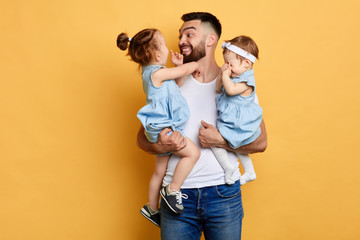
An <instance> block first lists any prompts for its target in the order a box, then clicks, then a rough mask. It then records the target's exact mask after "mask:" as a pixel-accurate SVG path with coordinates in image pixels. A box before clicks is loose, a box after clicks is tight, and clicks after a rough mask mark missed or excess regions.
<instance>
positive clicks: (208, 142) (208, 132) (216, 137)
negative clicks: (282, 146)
mask: <svg viewBox="0 0 360 240" xmlns="http://www.w3.org/2000/svg"><path fill="white" fill-rule="evenodd" d="M201 125H202V127H200V129H199V141H200V145H201V146H202V147H204V148H209V147H220V148H225V149H227V150H229V151H233V152H237V153H241V154H251V153H257V152H264V151H265V149H266V147H267V134H266V129H265V123H264V120H262V121H261V123H260V129H261V134H260V136H259V137H258V138H257V139H256V140H255V141H253V142H252V143H249V144H247V145H244V146H241V147H239V148H237V149H233V148H231V147H230V146H229V144H228V142H227V141H226V140H225V139H224V138H223V137H222V136H221V134H220V133H219V131H218V129H217V128H215V127H214V126H213V125H211V124H208V123H206V122H204V121H202V122H201Z"/></svg>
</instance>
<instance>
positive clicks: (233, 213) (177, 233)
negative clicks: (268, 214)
mask: <svg viewBox="0 0 360 240" xmlns="http://www.w3.org/2000/svg"><path fill="white" fill-rule="evenodd" d="M181 192H182V193H183V194H186V195H188V199H183V204H184V212H183V213H182V214H180V215H177V214H175V213H173V212H172V211H171V210H170V209H169V208H168V206H167V205H166V203H165V202H163V200H161V203H160V216H161V239H162V240H199V239H200V237H201V232H202V231H203V232H204V236H205V239H206V240H235V239H236V240H240V239H241V227H242V219H243V216H244V213H243V206H242V200H241V189H240V183H239V181H236V182H235V183H234V184H233V185H226V184H224V185H218V186H212V187H204V188H191V189H181Z"/></svg>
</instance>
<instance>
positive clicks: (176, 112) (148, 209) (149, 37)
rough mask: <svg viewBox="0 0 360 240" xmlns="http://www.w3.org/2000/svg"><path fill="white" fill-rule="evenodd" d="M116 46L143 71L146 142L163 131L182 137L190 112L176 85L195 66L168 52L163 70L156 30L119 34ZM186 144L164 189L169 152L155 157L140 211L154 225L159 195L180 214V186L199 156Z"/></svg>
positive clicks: (161, 45)
mask: <svg viewBox="0 0 360 240" xmlns="http://www.w3.org/2000/svg"><path fill="white" fill-rule="evenodd" d="M117 45H118V47H119V48H120V49H121V50H126V49H128V55H130V57H131V59H132V60H133V61H134V62H136V63H138V64H139V65H140V66H141V68H142V80H143V89H144V92H145V94H146V105H145V106H144V107H143V108H141V109H140V110H139V112H138V114H137V116H138V118H139V120H140V121H141V123H142V125H143V127H144V129H145V135H146V137H147V139H148V140H149V141H150V142H153V143H155V142H157V141H158V135H159V133H160V132H161V131H162V130H163V129H164V128H170V129H171V130H172V131H179V132H180V133H181V134H182V131H183V128H184V124H185V122H186V121H187V119H188V117H189V114H190V110H189V107H188V105H187V103H186V100H185V99H184V98H183V96H182V95H181V93H180V90H179V87H178V85H181V84H182V81H183V80H184V78H183V77H185V76H186V75H189V74H191V73H193V72H194V71H195V70H196V69H197V67H198V63H197V62H190V63H186V64H183V56H182V55H181V54H178V53H173V52H171V55H172V57H171V61H172V62H173V64H174V65H175V67H172V68H166V67H165V65H166V62H167V58H168V55H169V50H168V48H167V46H166V43H165V39H164V37H163V35H162V34H161V32H160V31H158V30H157V29H144V30H142V31H140V32H138V33H137V34H136V35H135V36H134V37H133V38H129V37H128V36H127V35H126V33H121V34H120V35H119V36H118V38H117ZM174 79H176V82H175V80H174ZM169 134H171V133H169ZM186 141H187V144H186V147H185V148H183V149H182V150H180V151H178V152H174V154H176V155H178V156H180V157H182V158H181V160H180V161H179V163H178V165H177V166H176V169H175V172H174V176H173V179H172V182H171V183H170V184H169V185H167V186H166V187H163V188H161V184H162V181H163V178H164V175H165V171H166V168H167V163H168V160H169V158H170V153H169V154H167V155H165V156H164V155H161V156H159V155H158V156H156V163H155V171H154V173H153V175H152V177H151V180H150V184H149V203H147V204H146V205H145V206H144V207H143V208H142V209H141V210H140V212H141V213H142V214H143V215H144V217H146V218H147V219H148V220H150V221H151V222H153V223H154V224H155V225H157V226H159V224H160V216H159V211H158V202H159V192H160V194H161V196H162V198H163V199H164V200H165V202H166V203H167V205H168V206H169V208H170V209H171V210H172V211H174V212H175V213H178V214H179V213H182V211H183V206H182V200H181V199H182V198H183V197H185V198H186V196H184V195H182V194H181V191H180V187H181V185H182V184H183V182H184V181H185V179H186V177H187V176H188V174H189V173H190V172H191V170H192V168H193V166H194V165H195V163H196V162H197V160H198V159H199V157H200V151H199V149H198V148H197V146H196V145H195V144H194V143H193V142H192V141H191V140H190V139H188V138H186ZM160 189H161V191H160Z"/></svg>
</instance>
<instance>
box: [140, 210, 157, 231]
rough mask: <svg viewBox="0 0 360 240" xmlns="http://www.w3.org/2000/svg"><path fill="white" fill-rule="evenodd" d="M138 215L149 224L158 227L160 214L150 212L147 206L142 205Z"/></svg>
mask: <svg viewBox="0 0 360 240" xmlns="http://www.w3.org/2000/svg"><path fill="white" fill-rule="evenodd" d="M140 213H141V214H142V215H143V216H144V217H146V218H147V219H148V220H149V221H150V222H152V223H153V224H155V225H156V226H158V227H160V212H159V211H156V212H155V213H154V212H152V211H150V207H149V204H146V205H144V206H143V207H142V208H141V209H140Z"/></svg>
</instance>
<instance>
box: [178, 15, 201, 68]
mask: <svg viewBox="0 0 360 240" xmlns="http://www.w3.org/2000/svg"><path fill="white" fill-rule="evenodd" d="M179 34H180V35H179V48H180V53H181V54H183V55H184V63H187V62H191V61H197V60H199V59H201V58H202V57H204V56H205V55H206V52H205V34H204V29H203V27H202V26H201V21H200V20H192V21H188V22H184V23H183V25H182V26H181V28H180V30H179Z"/></svg>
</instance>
